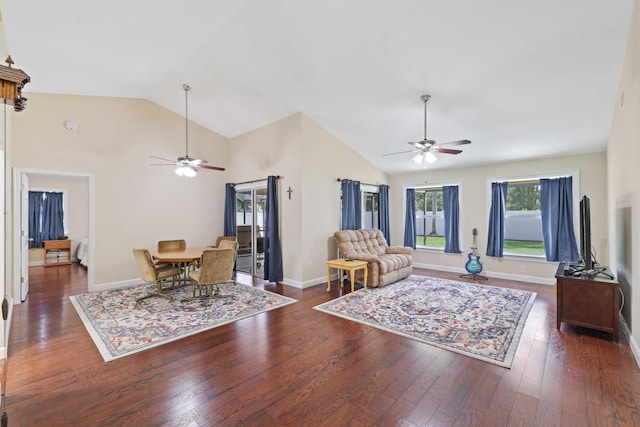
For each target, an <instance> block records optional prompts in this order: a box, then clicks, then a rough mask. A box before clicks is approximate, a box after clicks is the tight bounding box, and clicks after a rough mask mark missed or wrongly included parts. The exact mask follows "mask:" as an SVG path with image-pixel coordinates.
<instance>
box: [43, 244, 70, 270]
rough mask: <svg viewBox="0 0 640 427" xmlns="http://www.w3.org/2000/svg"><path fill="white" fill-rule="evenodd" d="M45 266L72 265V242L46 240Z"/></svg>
mask: <svg viewBox="0 0 640 427" xmlns="http://www.w3.org/2000/svg"><path fill="white" fill-rule="evenodd" d="M43 243H44V266H45V267H50V266H52V265H69V264H71V240H44V241H43Z"/></svg>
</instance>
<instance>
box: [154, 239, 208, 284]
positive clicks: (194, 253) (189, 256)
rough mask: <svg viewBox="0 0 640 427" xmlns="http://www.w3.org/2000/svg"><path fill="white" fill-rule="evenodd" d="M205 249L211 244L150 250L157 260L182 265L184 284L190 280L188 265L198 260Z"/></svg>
mask: <svg viewBox="0 0 640 427" xmlns="http://www.w3.org/2000/svg"><path fill="white" fill-rule="evenodd" d="M207 249H212V247H211V246H202V247H199V246H194V247H187V248H185V249H182V250H176V251H166V252H164V251H163V252H158V251H157V250H156V251H153V252H151V256H152V257H153V259H155V260H156V261H157V262H161V263H176V264H180V265H181V266H182V267H184V282H185V284H186V283H189V282H190V281H191V279H190V278H189V265H190V264H191V263H192V262H194V261H198V260H199V259H200V258H201V257H202V253H203V252H204V251H205V250H207Z"/></svg>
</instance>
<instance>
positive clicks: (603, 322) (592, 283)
mask: <svg viewBox="0 0 640 427" xmlns="http://www.w3.org/2000/svg"><path fill="white" fill-rule="evenodd" d="M556 284H557V313H556V322H557V323H556V327H557V329H558V330H559V329H560V324H561V323H562V322H564V323H566V324H568V325H576V326H582V327H586V328H591V329H595V330H597V331H602V332H609V333H611V334H613V340H614V341H616V342H617V341H618V334H619V333H618V330H619V309H620V291H619V289H618V283H616V282H615V281H613V280H608V279H605V278H602V277H595V276H565V274H564V264H563V263H560V265H559V266H558V270H557V272H556Z"/></svg>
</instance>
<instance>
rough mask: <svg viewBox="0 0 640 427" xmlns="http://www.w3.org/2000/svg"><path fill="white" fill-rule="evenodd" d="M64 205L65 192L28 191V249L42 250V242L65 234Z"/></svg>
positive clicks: (65, 200) (65, 199) (65, 203)
mask: <svg viewBox="0 0 640 427" xmlns="http://www.w3.org/2000/svg"><path fill="white" fill-rule="evenodd" d="M66 205H67V195H66V190H62V191H49V190H39V189H35V188H34V189H30V190H29V208H28V209H29V212H28V216H29V238H30V240H29V248H42V247H44V244H43V241H44V240H57V239H60V238H62V237H63V236H65V235H66V234H67V230H68V227H67V218H66V216H65V210H66V209H65V208H66Z"/></svg>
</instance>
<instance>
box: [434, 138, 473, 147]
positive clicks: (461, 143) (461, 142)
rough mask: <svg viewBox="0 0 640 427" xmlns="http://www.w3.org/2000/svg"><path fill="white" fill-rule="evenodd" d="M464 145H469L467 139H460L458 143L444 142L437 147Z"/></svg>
mask: <svg viewBox="0 0 640 427" xmlns="http://www.w3.org/2000/svg"><path fill="white" fill-rule="evenodd" d="M464 144H471V141H469V140H468V139H461V140H459V141H451V142H445V143H443V144H438V146H441V145H464Z"/></svg>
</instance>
